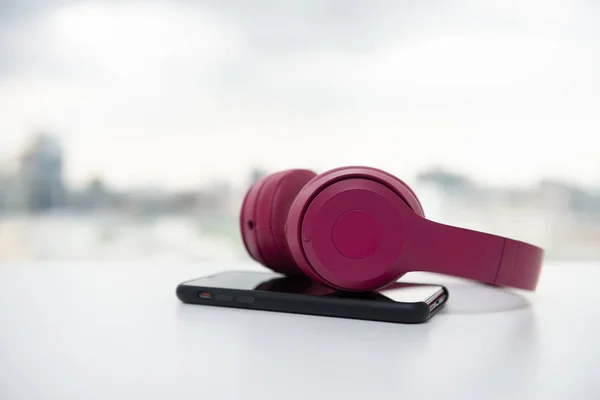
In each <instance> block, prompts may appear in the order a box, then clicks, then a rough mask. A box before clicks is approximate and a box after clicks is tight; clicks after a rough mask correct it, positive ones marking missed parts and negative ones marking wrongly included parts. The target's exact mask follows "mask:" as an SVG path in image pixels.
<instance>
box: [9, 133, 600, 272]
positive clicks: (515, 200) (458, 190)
mask: <svg viewBox="0 0 600 400" xmlns="http://www.w3.org/2000/svg"><path fill="white" fill-rule="evenodd" d="M18 160H19V161H18V166H17V168H16V170H15V171H0V260H21V259H35V260H84V259H85V260H115V259H130V260H131V259H133V260H137V259H148V258H151V259H161V258H166V259H191V260H213V259H220V260H223V259H237V258H244V257H247V255H246V254H245V251H244V249H243V246H242V243H241V239H240V237H239V233H238V222H237V218H238V210H239V207H240V204H241V201H242V198H243V195H244V194H245V191H246V189H247V187H248V186H249V185H251V184H252V183H253V182H255V181H256V180H257V179H259V178H260V177H261V176H263V175H264V174H266V173H267V171H263V170H261V169H260V168H256V169H254V170H251V171H249V172H248V179H247V183H246V184H245V185H243V186H242V187H235V186H233V185H232V184H230V183H228V182H217V183H215V184H212V185H210V186H207V187H200V188H194V189H189V190H181V191H162V190H158V189H155V188H150V189H147V190H134V189H132V190H115V189H113V188H111V185H110V182H105V181H104V180H103V179H102V177H95V178H93V179H91V180H90V181H89V183H88V184H87V186H86V187H85V188H83V189H79V190H76V189H73V188H71V187H70V186H69V184H68V183H67V182H66V181H65V174H64V169H65V168H64V167H65V166H64V164H65V154H64V151H63V148H62V146H61V143H60V141H59V140H58V139H57V138H56V137H54V136H52V135H50V134H46V133H41V134H38V135H36V136H35V137H33V138H32V142H31V143H30V144H29V145H28V146H27V147H26V148H25V151H24V152H23V154H21V155H20V157H19V158H18ZM415 189H416V191H417V193H418V194H419V197H420V199H421V201H422V202H423V205H424V208H425V212H426V215H427V217H428V218H430V219H433V220H436V221H439V222H443V223H447V224H452V225H457V226H463V227H467V228H471V229H478V230H481V231H486V232H490V233H496V234H500V235H506V236H509V237H513V238H516V239H519V240H525V241H531V242H533V243H535V244H538V245H540V246H542V247H544V248H546V249H547V257H548V258H549V259H570V260H572V259H578V260H592V259H600V246H599V244H600V188H598V187H597V188H592V189H589V188H588V189H584V188H581V187H576V186H573V185H569V184H568V183H565V182H559V181H554V180H549V179H542V180H540V181H539V182H537V183H536V184H535V185H532V186H530V187H526V188H522V187H521V188H516V187H504V188H498V187H494V186H492V185H489V186H488V185H482V184H480V183H475V182H474V181H473V180H471V179H470V178H469V177H468V176H464V175H461V174H457V173H453V172H451V171H447V170H444V169H441V168H431V169H429V170H426V171H423V172H422V173H420V174H419V175H418V176H417V177H416V188H415Z"/></svg>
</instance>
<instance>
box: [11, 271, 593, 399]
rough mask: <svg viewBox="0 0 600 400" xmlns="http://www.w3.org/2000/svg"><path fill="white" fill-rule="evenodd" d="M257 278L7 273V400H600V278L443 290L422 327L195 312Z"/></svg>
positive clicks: (559, 277)
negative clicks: (180, 292) (216, 293)
mask: <svg viewBox="0 0 600 400" xmlns="http://www.w3.org/2000/svg"><path fill="white" fill-rule="evenodd" d="M225 269H260V268H259V267H258V266H256V265H255V264H251V263H248V264H242V265H233V264H230V265H227V266H225V265H212V264H206V265H185V264H184V265H166V264H163V265H159V264H151V265H148V264H102V263H60V264H53V263H45V264H42V263H40V264H10V263H8V264H7V263H4V264H0V329H1V330H0V399H2V400H9V399H19V400H21V399H23V400H26V399H27V400H34V399H60V400H67V399H78V400H83V399H85V400H92V399H140V400H150V399H175V400H176V399H186V400H187V399H194V400H207V399H211V400H223V399H303V400H305V399H321V398H322V399H331V400H332V399H336V400H337V399H343V400H345V399H361V400H365V399H377V398H393V399H435V398H438V399H445V398H450V399H453V398H456V399H503V400H504V399H543V400H548V399H573V400H581V399H600V362H599V359H600V346H599V345H598V340H599V337H600V304H598V303H599V301H600V295H599V294H598V285H599V284H600V265H598V264H596V265H594V264H588V265H585V264H584V265H582V264H573V265H568V264H565V265H547V266H546V267H545V270H544V272H543V275H542V280H541V283H540V287H539V291H538V292H537V293H536V294H533V295H529V294H525V295H524V294H522V293H519V294H515V293H513V292H508V291H502V290H499V289H497V288H491V287H486V286H481V285H476V284H471V283H468V282H463V281H458V280H451V279H445V278H441V277H439V276H435V275H423V274H421V275H419V274H417V275H413V276H411V277H410V278H411V279H412V280H415V279H421V280H429V281H432V280H433V281H443V282H444V283H446V284H447V286H448V288H449V289H450V302H449V304H448V306H447V307H446V308H445V310H443V311H442V312H441V313H440V314H439V315H437V316H436V317H434V318H433V320H431V321H430V322H429V323H427V324H422V325H399V324H391V323H381V322H369V321H355V320H348V319H336V318H327V317H317V316H305V315H291V314H283V313H273V312H262V311H246V310H236V309H224V308H218V307H202V306H194V305H185V304H181V303H180V302H179V301H178V300H177V298H176V297H175V287H176V285H177V284H178V283H179V282H181V281H183V280H187V279H190V278H194V277H198V276H202V275H204V274H208V273H213V272H216V271H219V270H225Z"/></svg>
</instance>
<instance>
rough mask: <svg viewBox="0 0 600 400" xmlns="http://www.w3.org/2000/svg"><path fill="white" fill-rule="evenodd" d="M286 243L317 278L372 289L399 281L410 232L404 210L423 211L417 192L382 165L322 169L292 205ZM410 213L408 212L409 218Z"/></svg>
mask: <svg viewBox="0 0 600 400" xmlns="http://www.w3.org/2000/svg"><path fill="white" fill-rule="evenodd" d="M288 213H289V215H288V221H287V224H288V231H287V233H286V238H287V240H288V248H289V249H290V253H291V255H292V257H293V259H294V262H295V264H296V265H297V266H298V268H300V269H301V270H302V272H303V273H304V274H306V275H307V276H309V277H310V278H311V279H313V280H314V281H316V282H319V283H321V284H324V285H327V286H330V287H334V288H337V289H341V290H357V291H362V290H374V289H377V288H380V287H382V286H385V285H387V284H389V283H391V282H393V281H395V280H396V279H397V278H398V277H399V276H400V275H399V274H397V272H396V271H397V269H396V264H397V260H398V257H399V256H400V253H401V251H402V248H403V247H402V242H403V240H404V239H403V238H404V237H405V235H406V234H408V233H407V232H405V230H404V229H403V228H402V226H403V225H402V218H403V217H401V216H400V215H404V216H406V215H410V216H415V218H422V217H423V216H424V213H423V208H422V206H421V204H420V202H419V200H418V198H417V197H416V195H415V193H414V191H413V190H412V189H411V188H410V187H409V186H408V185H406V184H405V183H404V182H403V181H401V180H400V179H398V178H397V177H395V176H393V175H391V174H389V173H387V172H384V171H382V170H379V169H375V168H369V167H360V166H351V167H343V168H337V169H334V170H330V171H327V172H324V173H322V174H320V175H319V176H317V177H316V178H314V179H312V180H311V181H310V182H309V183H308V184H307V185H306V186H304V188H303V189H302V190H301V191H300V192H299V193H298V194H297V195H296V199H295V200H294V203H293V204H292V205H291V207H290V209H289V212H288ZM407 218H408V217H407Z"/></svg>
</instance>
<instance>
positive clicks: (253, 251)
mask: <svg viewBox="0 0 600 400" xmlns="http://www.w3.org/2000/svg"><path fill="white" fill-rule="evenodd" d="M315 176H316V174H315V173H314V172H312V171H309V170H305V169H290V170H285V171H280V172H277V173H274V174H271V175H269V176H266V177H264V178H262V179H261V180H259V181H258V182H257V183H256V184H254V185H253V186H252V187H251V188H250V190H249V191H248V193H247V194H246V197H245V198H244V202H243V204H242V210H241V213H240V229H241V233H242V238H243V240H244V245H245V246H246V249H247V250H248V253H250V255H251V256H252V258H254V259H255V260H256V261H258V262H260V263H261V264H263V265H264V266H265V267H267V268H270V269H272V270H274V271H276V272H280V273H283V274H287V275H300V274H302V271H301V270H300V269H299V268H298V266H297V265H296V264H295V262H294V259H293V257H292V256H291V254H290V251H289V248H288V246H287V241H286V238H285V224H286V220H287V216H288V212H289V209H290V206H291V205H292V202H293V201H294V199H295V198H296V195H297V194H298V193H299V192H300V190H301V189H302V188H303V187H304V185H306V183H307V182H308V181H310V180H311V179H312V178H314V177H315Z"/></svg>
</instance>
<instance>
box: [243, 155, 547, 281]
mask: <svg viewBox="0 0 600 400" xmlns="http://www.w3.org/2000/svg"><path fill="white" fill-rule="evenodd" d="M240 228H241V231H242V238H243V241H244V245H245V246H246V249H247V250H248V253H250V255H251V256H252V258H254V259H255V260H256V261H258V262H260V263H261V264H263V265H264V266H266V267H268V268H270V269H272V270H274V271H276V272H280V273H283V274H286V275H300V274H304V275H306V276H308V277H309V278H311V279H312V280H314V281H316V282H318V283H321V284H324V285H327V286H329V287H333V288H336V289H340V290H350V291H366V290H375V289H378V288H381V287H383V286H386V285H388V284H390V283H393V282H395V281H396V280H397V279H398V278H400V277H401V276H402V275H404V274H405V273H407V272H411V271H426V272H435V273H441V274H447V275H453V276H458V277H462V278H468V279H472V280H476V281H480V282H484V283H488V284H494V285H499V286H511V287H515V288H520V289H526V290H535V288H536V285H537V282H538V278H539V275H540V270H541V266H542V261H543V258H544V251H543V250H542V249H541V248H539V247H536V246H533V245H531V244H527V243H523V242H520V241H517V240H513V239H508V238H504V237H501V236H495V235H491V234H487V233H482V232H477V231H473V230H469V229H463V228H458V227H453V226H448V225H444V224H440V223H437V222H433V221H430V220H427V219H425V216H424V213H423V209H422V207H421V203H420V202H419V199H418V198H417V196H416V194H415V193H414V192H413V190H412V189H411V188H410V187H409V186H408V185H407V184H405V183H404V182H402V181H401V180H400V179H398V178H396V177H395V176H393V175H391V174H389V173H387V172H384V171H382V170H379V169H375V168H370V167H343V168H337V169H333V170H330V171H327V172H324V173H322V174H320V175H317V174H315V173H314V172H312V171H309V170H305V169H291V170H286V171H281V172H277V173H274V174H271V175H268V176H266V177H263V178H261V179H260V180H259V181H258V182H256V183H255V184H254V185H253V186H252V187H251V188H250V189H249V190H248V193H247V194H246V196H245V198H244V202H243V204H242V210H241V215H240Z"/></svg>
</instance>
